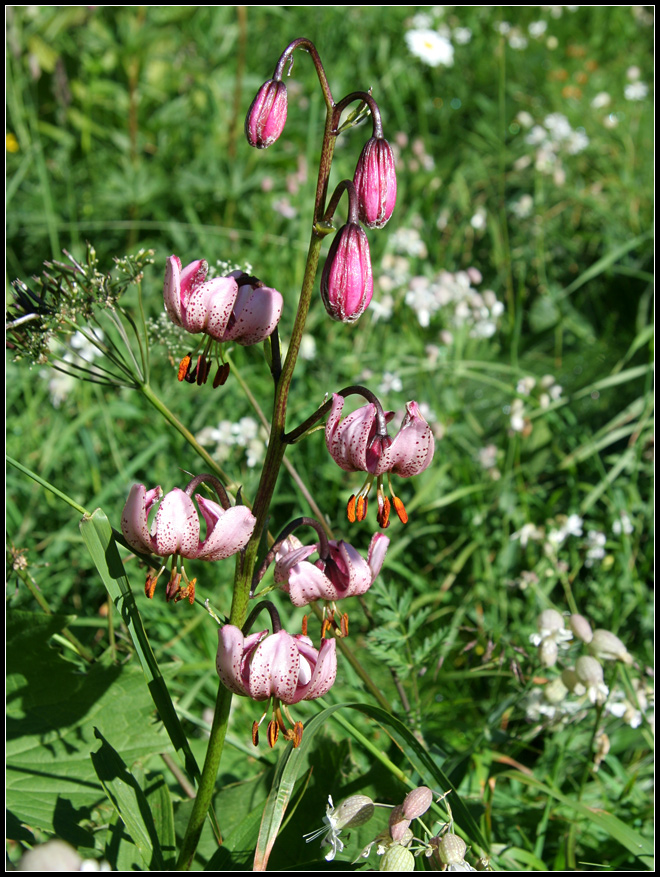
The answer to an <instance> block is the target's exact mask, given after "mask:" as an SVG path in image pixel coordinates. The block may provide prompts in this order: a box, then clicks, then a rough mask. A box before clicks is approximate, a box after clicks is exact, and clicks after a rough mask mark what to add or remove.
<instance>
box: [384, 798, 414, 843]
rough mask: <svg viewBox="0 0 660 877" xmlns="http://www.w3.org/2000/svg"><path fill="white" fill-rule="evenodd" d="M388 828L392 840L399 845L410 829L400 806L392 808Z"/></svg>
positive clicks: (408, 820) (408, 821)
mask: <svg viewBox="0 0 660 877" xmlns="http://www.w3.org/2000/svg"><path fill="white" fill-rule="evenodd" d="M389 828H390V837H391V838H392V840H393V841H396V842H397V843H401V841H402V840H403V838H404V836H405V835H406V833H407V832H408V829H409V828H410V819H407V818H406V817H405V815H404V813H403V805H402V804H397V806H396V807H393V808H392V810H391V812H390V819H389Z"/></svg>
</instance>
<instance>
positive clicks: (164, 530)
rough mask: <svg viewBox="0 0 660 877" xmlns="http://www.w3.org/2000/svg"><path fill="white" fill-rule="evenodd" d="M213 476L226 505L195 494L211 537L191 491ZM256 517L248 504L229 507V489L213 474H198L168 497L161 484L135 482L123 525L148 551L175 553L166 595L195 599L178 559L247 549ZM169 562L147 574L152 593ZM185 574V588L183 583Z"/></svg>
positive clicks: (136, 544) (130, 538) (219, 555)
mask: <svg viewBox="0 0 660 877" xmlns="http://www.w3.org/2000/svg"><path fill="white" fill-rule="evenodd" d="M202 481H210V482H211V483H212V484H214V486H216V489H218V485H219V488H220V489H221V490H218V492H219V495H220V498H221V499H222V501H223V502H222V505H221V504H219V503H217V502H213V501H212V500H209V499H206V498H205V497H203V496H200V495H199V494H195V499H196V500H197V505H198V506H199V510H200V512H201V514H202V517H203V518H204V521H205V523H206V538H205V539H201V538H200V535H201V528H200V521H199V514H198V512H197V509H196V508H195V505H194V503H193V501H192V499H191V496H190V494H192V492H193V490H194V489H195V488H196V487H197V486H198V485H199V484H200V483H201V482H202ZM159 502H160V505H159V506H158V511H157V513H156V517H155V519H154V521H153V523H152V525H151V527H150V526H149V522H148V517H149V513H150V512H151V511H152V509H153V508H155V506H156V505H157V504H158V503H159ZM255 523H256V518H255V517H254V515H253V514H252V512H251V511H250V510H249V509H248V508H247V507H246V506H233V507H232V506H230V505H229V501H228V499H227V496H226V493H225V492H224V488H222V485H221V484H220V482H219V481H218V480H217V479H216V478H214V476H212V475H200V476H198V477H197V478H194V479H193V480H192V481H191V482H190V484H189V485H188V487H187V488H186V490H185V491H183V490H180V489H179V488H178V487H175V488H174V490H171V491H170V492H169V493H167V494H166V495H165V497H164V498H163V490H162V488H161V487H160V486H158V487H154V488H152V489H151V490H147V488H146V487H145V486H144V484H134V485H133V487H132V488H131V492H130V493H129V495H128V499H127V501H126V505H125V506H124V511H123V513H122V517H121V530H122V533H123V534H124V537H125V539H126V541H127V542H128V544H129V545H131V546H132V547H133V548H135V549H136V550H137V551H140V552H142V553H145V554H157V555H158V556H159V557H168V558H169V557H171V558H172V575H171V577H170V581H169V584H168V586H167V600H168V601H169V600H171V599H174V600H175V602H176V601H178V600H181V599H182V598H184V597H187V598H188V599H189V601H190V602H191V603H192V602H193V601H194V599H195V580H194V579H193V580H191V581H189V580H188V578H187V576H186V574H185V570H184V569H183V565H182V567H181V572H179V571H178V561H179V558H187V559H191V560H193V559H194V560H223V559H225V558H227V557H231V555H232V554H236V552H238V551H240V550H241V549H243V548H244V547H245V546H246V545H247V543H248V541H249V539H250V536H251V535H252V531H253V530H254V526H255ZM164 569H165V565H163V567H161V569H160V571H159V572H158V573H157V574H156V575H155V576H154V575H152V574H151V573H150V574H149V576H148V577H147V582H146V585H145V593H146V595H147V597H150V598H151V597H153V595H154V591H155V588H156V583H157V581H158V577H159V576H160V574H161V573H162V572H163V570H164ZM182 577H183V580H184V582H185V583H186V587H185V588H182V587H181V585H180V582H181V578H182Z"/></svg>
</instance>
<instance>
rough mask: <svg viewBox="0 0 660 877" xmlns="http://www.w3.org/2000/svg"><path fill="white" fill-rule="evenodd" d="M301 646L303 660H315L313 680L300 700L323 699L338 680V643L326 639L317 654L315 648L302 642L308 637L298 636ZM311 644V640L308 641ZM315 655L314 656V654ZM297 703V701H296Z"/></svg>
mask: <svg viewBox="0 0 660 877" xmlns="http://www.w3.org/2000/svg"><path fill="white" fill-rule="evenodd" d="M296 639H298V641H299V643H300V645H299V649H300V656H301V658H307V660H308V661H309V662H310V664H311V662H312V660H314V669H313V672H312V678H311V680H310V681H309V683H308V685H307V686H305V692H304V694H303V695H302V696H301V697H299V698H298V700H315V699H316V698H317V697H323V695H324V694H327V693H328V691H330V689H331V688H332V686H333V685H334V683H335V679H336V678H337V643H336V640H335V639H324V640H322V641H321V648H320V649H319V651H318V652H317V651H316V649H315V648H313V646H311V644H310V645H307V643H305V642H302V641H303V640H306V639H307V637H302V636H298V637H296ZM307 642H308V643H309V640H308V641H307ZM312 653H313V654H312ZM296 703H297V701H296Z"/></svg>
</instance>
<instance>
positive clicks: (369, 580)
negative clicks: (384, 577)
mask: <svg viewBox="0 0 660 877" xmlns="http://www.w3.org/2000/svg"><path fill="white" fill-rule="evenodd" d="M389 543H390V540H389V539H388V538H387V536H385V535H383V534H382V533H375V534H374V536H373V538H372V540H371V544H370V545H369V552H368V554H367V559H366V560H365V559H364V558H363V557H362V556H361V555H360V554H359V553H358V552H357V551H356V550H355V548H353V546H352V545H349V544H348V542H344V541H343V540H342V541H340V542H335V541H330V542H329V543H328V547H329V557H328V558H327V560H325V561H323V560H321V559H319V560H317V561H314V562H312V561H309V560H307V558H308V557H309V556H310V555H311V554H314V553H315V552H318V551H319V548H320V545H319V543H318V542H317V543H316V544H315V545H303V544H302V543H301V542H300V540H299V539H297V538H296V537H295V536H289V538H288V539H285V541H284V542H283V543H282V545H281V546H280V550H279V551H278V553H277V555H276V558H275V561H276V562H275V575H274V578H275V581H276V582H277V583H278V584H281V585H282V590H284V591H286V593H287V594H288V595H289V597H290V598H291V602H292V603H293V605H294V606H306V605H307V604H308V603H313V602H314V601H315V600H328V601H332V602H334V601H336V600H343V599H344V598H345V597H357V596H361V595H362V594H365V593H366V592H367V591H368V590H369V588H370V587H371V585H372V584H373V582H374V580H375V578H376V576H377V575H378V573H379V572H380V570H381V567H382V565H383V561H384V559H385V553H386V551H387V547H388V545H389Z"/></svg>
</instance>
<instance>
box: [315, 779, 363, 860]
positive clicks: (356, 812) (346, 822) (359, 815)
mask: <svg viewBox="0 0 660 877" xmlns="http://www.w3.org/2000/svg"><path fill="white" fill-rule="evenodd" d="M374 809H375V808H374V802H373V801H372V800H371V798H369V797H368V796H367V795H352V796H351V797H350V798H347V799H346V800H345V801H343V802H342V803H341V804H340V805H339V807H336V808H335V805H334V804H333V802H332V796H331V795H328V806H327V807H326V811H325V816H324V817H323V821H324V822H325V823H326V824H325V825H324V826H323V827H322V828H318V829H317V830H316V831H310V832H309V834H305V835H303V837H304V838H305V842H306V843H311V841H313V840H316V838H317V837H323V840H322V841H321V846H322V847H324V846H329V847H330V849H329V850H328V852H327V853H326V854H325V860H326V862H332V860H333V859H334V857H335V856H336V855H337V853H340V852H341V851H342V850H343V849H344V843H343V841H342V840H340V838H339V833H340V832H341V830H342V829H343V828H357V827H358V826H359V825H364V823H365V822H368V821H369V820H370V819H371V817H372V816H373V815H374Z"/></svg>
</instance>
